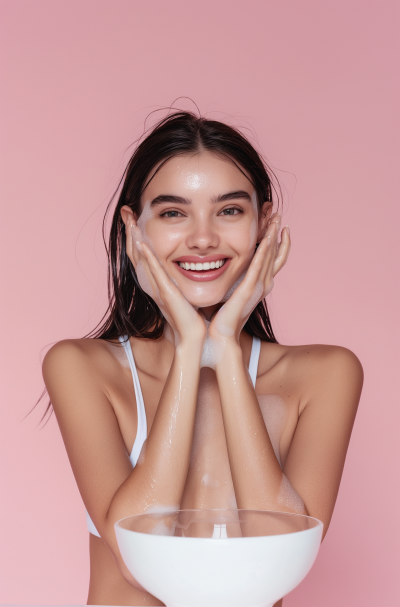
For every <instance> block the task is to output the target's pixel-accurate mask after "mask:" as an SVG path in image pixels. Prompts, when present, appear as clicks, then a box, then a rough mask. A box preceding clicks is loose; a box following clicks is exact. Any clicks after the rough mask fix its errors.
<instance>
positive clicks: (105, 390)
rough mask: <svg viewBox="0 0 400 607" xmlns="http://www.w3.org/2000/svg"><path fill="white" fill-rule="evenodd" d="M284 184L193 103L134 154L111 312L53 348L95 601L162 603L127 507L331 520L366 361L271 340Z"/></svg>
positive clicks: (50, 369) (49, 366) (116, 239)
mask: <svg viewBox="0 0 400 607" xmlns="http://www.w3.org/2000/svg"><path fill="white" fill-rule="evenodd" d="M272 194H273V186H272V181H271V177H270V175H269V170H268V169H267V168H266V166H265V164H264V163H263V162H262V160H261V159H260V156H259V155H258V154H257V152H256V151H255V150H254V148H253V147H252V146H251V144H250V143H249V142H248V141H247V140H246V139H245V138H244V137H243V136H242V135H241V134H240V133H239V132H237V131H236V130H235V129H233V128H231V127H229V126H227V125H225V124H222V123H220V122H216V121H209V120H205V119H203V118H197V117H196V116H194V115H192V114H190V113H186V112H178V113H175V114H173V115H171V116H169V117H168V118H166V119H164V120H162V121H161V122H160V123H159V124H158V125H157V126H156V127H155V129H153V131H152V132H151V133H150V134H149V135H148V136H147V137H146V138H145V139H144V140H143V141H142V142H141V144H140V145H139V146H138V147H137V149H136V151H135V152H134V154H133V156H132V158H131V160H130V162H129V165H128V167H127V169H126V172H125V175H124V181H123V186H122V189H121V193H120V196H119V199H118V203H117V205H116V209H115V213H114V217H113V222H112V227H111V234H110V248H109V255H110V294H111V303H110V309H109V314H108V316H107V318H106V320H105V322H104V324H103V326H102V327H101V329H100V330H99V331H98V332H97V333H96V334H95V335H94V337H95V338H92V339H87V338H86V339H76V340H66V341H62V342H60V343H58V344H56V345H55V346H54V347H53V348H52V349H51V350H50V351H49V353H48V354H47V356H46V358H45V361H44V365H43V373H44V379H45V383H46V386H47V389H48V392H49V395H50V399H51V403H52V405H53V407H54V410H55V413H56V416H57V420H58V423H59V425H60V429H61V432H62V436H63V439H64V442H65V446H66V449H67V452H68V456H69V459H70V462H71V466H72V469H73V472H74V475H75V478H76V481H77V484H78V487H79V490H80V492H81V495H82V498H83V501H84V503H85V506H86V508H87V511H88V528H89V531H90V572H91V573H90V587H89V596H88V603H89V604H97V605H162V604H163V603H161V602H160V601H159V600H158V599H156V598H155V597H153V596H151V595H149V594H148V593H147V592H146V591H145V590H144V589H143V588H141V587H140V585H139V584H138V583H137V582H136V580H134V579H133V578H132V576H131V575H130V574H129V572H128V571H127V569H126V567H125V565H124V563H123V561H122V559H121V556H120V554H119V551H118V546H117V543H116V538H115V533H114V523H115V522H116V521H117V520H118V519H120V518H123V517H125V516H129V515H132V514H137V513H143V512H146V511H149V510H151V509H153V510H154V509H170V508H232V507H233V508H235V507H238V508H248V509H262V510H278V511H286V512H296V513H303V514H309V515H311V516H314V517H317V518H318V519H320V520H321V521H322V522H323V523H324V533H326V531H327V529H328V526H329V522H330V519H331V516H332V512H333V508H334V505H335V500H336V497H337V493H338V489H339V484H340V479H341V475H342V470H343V466H344V461H345V456H346V451H347V447H348V444H349V440H350V434H351V430H352V426H353V422H354V417H355V414H356V410H357V405H358V401H359V397H360V392H361V386H362V369H361V366H360V363H359V361H358V359H357V358H356V357H355V356H354V354H352V353H351V352H349V351H348V350H346V349H344V348H340V347H336V346H335V347H333V346H321V345H312V346H296V347H288V346H283V345H280V344H278V343H277V341H276V339H275V337H274V334H273V331H272V328H271V325H270V321H269V317H268V312H267V308H266V304H265V296H266V295H267V294H268V293H269V291H270V290H271V289H272V286H273V277H274V275H275V274H276V273H277V272H278V271H279V270H280V269H281V268H282V266H283V265H284V264H285V262H286V260H287V258H288V254H289V249H290V236H289V229H288V228H287V227H286V228H284V229H283V230H282V231H280V217H279V215H278V214H277V213H273V208H272V207H273V196H272ZM281 604H282V602H281V601H280V602H279V603H277V605H281Z"/></svg>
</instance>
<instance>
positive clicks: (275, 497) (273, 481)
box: [216, 343, 363, 534]
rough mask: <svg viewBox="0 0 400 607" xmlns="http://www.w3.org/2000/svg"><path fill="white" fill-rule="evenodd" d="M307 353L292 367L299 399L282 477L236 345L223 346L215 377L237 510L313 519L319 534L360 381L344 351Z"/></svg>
mask: <svg viewBox="0 0 400 607" xmlns="http://www.w3.org/2000/svg"><path fill="white" fill-rule="evenodd" d="M310 351H311V354H310V355H308V356H307V358H306V360H300V361H299V362H298V363H297V366H298V367H300V370H298V373H300V375H301V376H303V378H304V379H303V382H302V383H303V385H304V386H305V394H306V396H305V398H304V402H303V404H302V411H301V415H300V418H299V422H298V424H297V427H296V431H295V434H294V437H293V440H292V444H291V448H290V450H289V454H288V456H287V458H286V462H285V466H284V470H283V471H282V470H281V468H280V465H279V463H278V461H277V459H276V456H275V454H274V451H273V448H272V445H271V441H270V439H269V436H268V432H267V429H266V427H265V424H264V421H263V417H262V414H261V411H260V407H259V404H258V401H257V397H256V394H255V391H254V388H253V386H252V384H251V381H250V378H249V375H248V372H247V369H246V367H245V365H244V363H243V359H242V356H241V351H240V352H239V351H238V347H235V344H233V343H231V344H230V345H229V346H228V344H227V347H226V351H225V352H224V356H222V357H221V361H220V363H219V364H218V365H217V368H216V373H217V378H218V384H219V388H220V394H221V407H222V412H223V419H224V426H225V433H226V440H227V447H228V454H229V461H230V464H231V470H232V478H233V482H234V486H235V493H236V499H237V503H238V507H239V508H250V509H251V508H255V509H258V508H259V509H266V510H279V511H286V512H297V513H300V514H308V515H310V516H315V517H316V518H318V519H320V520H321V521H322V522H323V523H324V534H325V533H326V531H327V529H328V526H329V522H330V519H331V516H332V512H333V508H334V505H335V501H336V497H337V494H338V490H339V484H340V479H341V476H342V471H343V466H344V461H345V457H346V452H347V448H348V444H349V440H350V435H351V431H352V427H353V422H354V418H355V415H356V411H357V406H358V401H359V398H360V394H361V388H362V378H363V374H362V368H361V365H360V363H359V361H358V359H357V358H356V357H355V356H354V354H352V353H351V352H350V351H349V350H346V349H345V348H338V347H329V346H315V347H313V348H310ZM303 359H304V357H303ZM227 377H229V378H231V377H233V381H231V380H229V381H227Z"/></svg>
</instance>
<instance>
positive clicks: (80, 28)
mask: <svg viewBox="0 0 400 607" xmlns="http://www.w3.org/2000/svg"><path fill="white" fill-rule="evenodd" d="M0 7H1V21H2V23H1V30H2V31H1V72H2V76H1V78H2V93H1V130H2V142H1V172H2V180H1V238H0V246H1V265H2V270H1V271H2V279H1V292H2V296H1V300H0V301H1V304H0V305H1V319H2V328H1V338H2V339H1V346H2V347H1V356H2V359H1V367H0V368H1V374H2V388H1V396H2V405H1V424H0V432H1V437H0V441H1V442H0V448H1V456H0V465H1V487H2V491H3V497H2V499H1V502H0V504H1V505H0V509H1V527H2V530H1V536H2V540H1V545H0V551H1V559H2V561H1V567H0V576H1V578H2V581H1V584H0V603H6V602H10V603H40V604H50V603H56V604H57V603H58V604H73V603H84V602H85V601H86V597H87V587H88V573H89V561H88V534H87V531H86V529H85V518H84V509H83V505H82V502H81V499H80V496H79V493H78V491H77V488H76V485H75V481H74V478H73V475H72V472H71V470H70V467H69V462H68V459H67V456H66V453H65V450H64V446H63V443H62V440H61V437H60V434H59V430H58V427H57V424H56V421H55V419H54V418H53V419H52V420H51V421H50V423H49V424H48V425H47V426H46V427H45V429H44V430H41V431H38V430H37V429H36V426H37V423H38V421H39V417H40V416H39V411H37V412H36V413H35V414H33V415H32V416H30V417H29V418H28V419H27V420H25V421H22V417H23V415H24V414H26V413H27V411H28V410H29V408H30V407H31V405H32V404H33V403H34V401H35V400H36V398H37V396H38V395H39V393H40V392H41V390H42V380H41V371H40V361H41V358H42V357H43V354H44V352H45V351H46V346H47V345H48V344H50V343H51V342H54V341H57V340H60V339H62V338H67V337H79V336H82V335H83V334H84V333H86V332H87V331H88V330H89V329H91V328H92V327H93V326H94V324H95V323H96V322H97V321H98V320H99V318H100V315H101V313H102V312H103V310H104V305H105V266H104V259H105V258H104V254H103V251H102V245H101V239H100V224H101V218H102V215H103V213H104V210H105V206H106V202H107V199H108V197H109V195H110V193H111V192H112V189H113V187H114V186H115V185H116V183H117V180H118V178H119V176H120V174H121V172H122V169H123V166H124V163H125V161H126V160H127V157H128V156H127V154H124V150H125V149H126V148H127V147H128V145H129V144H131V143H132V142H133V140H134V139H136V137H138V136H139V135H140V133H141V131H142V127H143V120H144V118H145V116H146V115H147V114H148V113H149V112H150V111H151V110H152V109H154V108H155V107H157V106H160V105H169V104H170V103H171V102H172V101H173V100H174V99H175V98H176V97H178V96H180V95H187V96H190V97H191V98H193V99H194V100H195V101H196V103H197V104H198V105H199V107H200V109H201V111H202V112H203V113H206V114H208V115H211V116H214V117H217V118H218V117H219V118H221V119H228V120H231V121H233V122H234V123H235V124H239V125H244V126H246V127H249V128H252V129H254V131H255V132H256V133H257V137H258V141H259V144H260V146H261V147H262V148H263V150H264V152H265V154H266V156H267V157H268V158H269V160H270V162H271V163H272V165H273V166H274V167H275V168H276V169H277V172H278V175H279V177H280V178H281V180H282V182H283V183H284V185H285V187H286V190H287V195H286V203H285V218H284V221H285V223H289V224H290V226H291V233H292V238H293V248H292V255H291V259H290V262H289V264H288V266H287V267H286V268H285V270H284V272H282V274H281V275H280V276H279V277H278V279H277V281H276V287H275V289H274V291H273V293H272V300H271V306H272V316H273V321H274V326H275V327H276V330H277V334H278V338H279V339H280V340H281V341H282V342H284V343H287V344H301V343H332V344H340V345H343V346H346V347H348V348H350V349H351V350H353V351H354V352H355V353H356V354H357V355H358V357H359V358H360V359H361V361H362V364H363V366H364V369H365V374H366V380H365V387H364V391H363V395H362V400H361V405H360V409H359V413H358V417H357V419H356V424H355V428H354V432H353V436H352V440H351V444H350V448H349V452H348V457H347V461H346V466H345V471H344V476H343V481H342V485H341V489H340V493H339V497H338V501H337V505H336V510H335V513H334V516H333V520H332V524H331V528H330V530H329V532H328V535H327V537H326V540H325V541H324V543H323V545H322V548H321V551H320V555H319V557H318V560H317V562H316V564H315V566H314V568H313V570H312V572H311V573H310V575H309V576H308V578H307V579H306V580H305V581H304V582H303V584H301V585H300V586H299V587H298V588H297V589H296V590H295V591H294V592H293V593H292V594H291V595H290V596H289V597H288V598H287V599H286V600H285V606H286V607H295V606H296V607H321V605H324V607H338V605H340V606H341V607H347V606H349V607H350V606H352V607H354V606H356V605H357V606H361V605H362V606H363V607H370V606H371V607H372V606H375V605H378V604H379V605H389V606H391V605H394V604H395V603H396V602H397V600H398V594H399V592H398V571H397V572H396V570H395V567H396V558H397V559H398V550H397V545H398V540H399V536H398V524H397V521H398V518H399V517H398V504H399V493H400V492H399V488H398V484H397V485H396V482H397V480H396V479H397V477H398V473H397V470H396V467H395V465H396V463H397V464H398V461H399V459H398V456H399V454H398V434H399V417H400V416H399V404H398V377H399V368H398V367H399V360H398V356H397V355H398V341H399V336H398V335H396V331H397V329H396V326H397V325H398V323H397V322H396V321H397V316H398V310H399V298H398V295H399V293H398V286H399V285H398V282H397V274H396V267H395V262H396V261H397V260H398V240H399V235H398V234H399V228H398V226H399V189H398V164H399V142H400V138H399V121H398V108H399V107H400V98H399V97H400V96H399V86H398V58H399V45H398V42H397V36H398V27H399V3H398V2H389V1H388V0H379V1H378V0H375V1H373V2H372V1H369V0H363V1H361V0H360V1H355V0H340V1H338V0H336V1H333V0H332V1H328V0H326V1H324V0H320V1H315V0H314V1H313V0H302V1H299V0H284V1H278V0H276V1H269V0H264V1H254V0H252V1H246V2H245V1H243V0H242V1H240V2H238V1H233V0H229V1H222V0H221V1H216V0H212V1H208V0H203V1H202V2H198V1H188V0H185V1H175V0H168V1H167V2H165V1H155V0H146V1H141V2H136V1H132V0H130V1H126V0H83V1H82V0H79V1H78V0H68V1H66V0H57V1H50V0H47V1H46V0H35V1H32V0H28V1H21V0H7V1H4V0H3V1H2V2H1V5H0ZM396 358H397V360H396ZM396 455H397V457H396ZM396 534H397V540H396ZM397 567H398V562H397Z"/></svg>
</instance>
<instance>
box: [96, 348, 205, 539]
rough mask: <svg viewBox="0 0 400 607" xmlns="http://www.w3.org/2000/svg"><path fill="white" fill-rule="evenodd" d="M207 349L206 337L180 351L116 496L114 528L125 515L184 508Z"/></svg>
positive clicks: (112, 515)
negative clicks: (204, 349) (135, 459)
mask: <svg viewBox="0 0 400 607" xmlns="http://www.w3.org/2000/svg"><path fill="white" fill-rule="evenodd" d="M201 350H202V343H201V342H199V343H198V344H197V343H194V342H192V343H189V344H186V343H182V344H180V345H179V346H178V347H177V349H176V351H175V356H174V360H173V363H172V366H171V369H170V372H169V375H168V378H167V381H166V383H165V387H164V390H163V393H162V395H161V398H160V402H159V404H158V407H157V412H156V415H155V417H154V421H153V424H152V427H151V430H150V433H149V436H148V438H147V440H146V442H145V443H144V445H143V449H142V452H141V454H140V457H139V460H138V462H137V464H136V466H135V468H134V469H133V470H132V472H131V473H130V475H129V476H128V478H127V479H126V480H125V482H124V483H123V484H122V485H121V486H120V487H119V489H118V490H117V492H116V493H115V495H114V497H113V499H112V501H111V504H110V507H109V510H108V513H107V520H106V527H108V528H109V530H110V533H111V528H112V527H113V525H114V523H115V521H117V520H118V519H120V518H123V517H124V516H130V515H134V514H139V513H143V512H146V511H149V510H150V509H157V508H160V509H162V508H165V509H167V508H171V507H172V508H173V507H177V508H179V504H180V501H181V498H182V493H183V490H184V486H185V482H186V476H187V471H188V466H189V459H190V452H191V446H192V439H193V428H194V420H195V414H196V402H197V393H198V384H199V376H200V358H201Z"/></svg>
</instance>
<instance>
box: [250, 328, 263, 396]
mask: <svg viewBox="0 0 400 607" xmlns="http://www.w3.org/2000/svg"><path fill="white" fill-rule="evenodd" d="M260 352H261V339H260V338H259V337H253V344H252V346H251V354H250V362H249V374H250V377H251V381H252V382H253V386H254V387H256V381H257V369H258V361H259V358H260Z"/></svg>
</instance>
